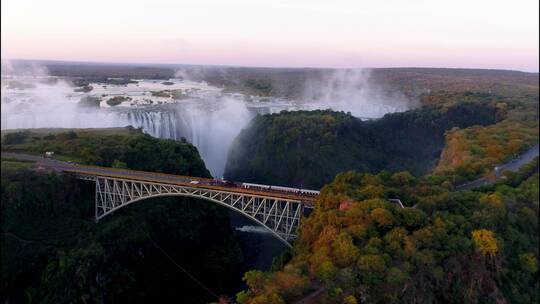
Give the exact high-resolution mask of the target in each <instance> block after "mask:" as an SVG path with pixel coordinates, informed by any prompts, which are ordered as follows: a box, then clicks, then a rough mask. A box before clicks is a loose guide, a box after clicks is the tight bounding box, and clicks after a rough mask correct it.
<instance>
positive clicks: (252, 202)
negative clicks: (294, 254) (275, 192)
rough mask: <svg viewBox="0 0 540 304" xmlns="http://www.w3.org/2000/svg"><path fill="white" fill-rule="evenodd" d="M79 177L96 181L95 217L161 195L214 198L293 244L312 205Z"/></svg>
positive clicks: (230, 192)
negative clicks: (307, 210) (306, 212)
mask: <svg viewBox="0 0 540 304" xmlns="http://www.w3.org/2000/svg"><path fill="white" fill-rule="evenodd" d="M76 177H77V178H79V179H84V180H91V181H94V182H95V189H96V198H95V219H96V221H99V220H100V219H102V218H104V217H105V216H107V215H109V214H111V213H113V212H115V211H116V210H118V209H120V208H123V207H125V206H127V205H129V204H132V203H135V202H138V201H141V200H144V199H148V198H153V197H160V196H183V197H192V198H198V199H203V200H207V201H211V202H213V203H217V204H219V205H222V206H225V207H227V208H230V209H232V210H235V211H236V212H239V213H241V214H243V215H244V216H246V217H248V218H250V219H251V220H253V221H255V222H256V223H258V224H259V225H261V226H263V227H265V228H266V229H268V230H269V231H270V232H271V233H272V234H273V235H274V236H275V237H276V238H278V239H279V240H280V241H281V242H283V243H284V244H286V245H287V246H289V247H290V246H291V245H290V241H291V240H293V239H295V238H296V236H297V235H296V231H297V229H298V227H299V225H300V221H301V219H302V216H303V213H304V209H305V208H312V207H311V205H306V203H305V202H302V201H301V200H297V199H291V198H285V197H279V196H271V195H264V194H253V193H244V192H237V191H234V190H235V189H234V188H232V189H230V190H228V189H227V190H223V189H208V188H204V187H197V186H196V185H183V184H170V183H162V182H154V181H143V180H137V179H130V178H125V177H121V178H120V177H110V176H100V175H93V174H89V173H84V174H81V173H78V174H77V173H76Z"/></svg>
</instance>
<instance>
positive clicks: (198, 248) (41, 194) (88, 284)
mask: <svg viewBox="0 0 540 304" xmlns="http://www.w3.org/2000/svg"><path fill="white" fill-rule="evenodd" d="M10 134H11V135H10ZM10 134H6V135H5V136H4V144H3V145H2V149H3V150H6V148H7V149H11V150H12V151H24V152H34V153H42V152H43V151H56V152H57V156H59V157H60V158H62V159H73V160H83V161H84V162H85V163H88V164H97V165H106V166H109V165H111V164H116V165H118V164H121V165H122V166H126V167H128V168H133V169H142V170H155V171H159V172H167V173H175V174H183V175H196V176H202V177H209V176H210V175H209V173H208V170H207V169H206V168H205V166H204V163H203V162H202V161H201V160H200V157H199V154H198V152H197V150H196V149H195V148H194V147H193V146H192V145H191V144H189V143H186V142H182V141H180V142H174V141H168V140H159V139H154V138H151V137H149V136H147V135H143V134H141V133H140V131H137V130H129V129H123V130H116V129H109V130H104V131H94V130H81V131H77V132H73V131H69V132H66V131H65V130H64V131H60V132H58V131H54V130H45V131H43V130H40V131H25V132H15V133H10ZM6 141H7V142H8V143H9V144H6V143H5V142H6ZM30 166H31V163H24V162H17V161H15V160H12V159H3V160H2V171H1V178H2V183H1V199H2V200H1V211H2V227H1V229H2V230H1V235H0V242H1V245H2V250H1V263H2V264H1V266H2V267H1V282H2V283H1V285H0V294H1V296H0V301H1V302H9V303H32V302H39V303H81V302H82V303H85V302H86V303H88V302H135V303H145V302H149V301H152V302H153V301H159V302H170V301H171V300H173V299H184V300H185V301H184V302H186V303H187V302H190V303H201V302H210V301H215V300H216V299H215V298H214V297H213V296H212V295H211V294H209V293H208V292H207V291H205V290H204V289H202V288H201V286H199V285H198V284H196V283H195V282H194V281H193V280H192V279H191V278H189V277H188V276H187V275H186V274H185V273H184V272H183V271H182V270H180V269H178V268H177V267H176V266H175V265H174V264H172V262H171V261H170V260H169V258H168V257H167V256H165V255H164V253H163V252H162V251H161V249H163V250H164V251H165V252H166V253H167V254H168V255H169V256H170V257H171V258H172V259H173V260H174V261H175V262H176V263H179V264H180V265H181V267H183V268H184V269H186V270H187V271H188V272H190V273H192V274H195V275H196V277H197V278H198V279H199V280H201V281H202V282H204V284H206V285H207V286H209V287H210V288H211V289H212V290H213V291H214V292H217V293H218V294H228V293H230V291H231V290H235V289H237V288H238V287H239V286H238V285H239V282H240V277H241V275H242V271H243V269H242V267H241V262H242V253H241V251H240V248H239V246H238V244H237V242H236V240H235V239H234V238H233V233H232V231H231V227H230V223H229V218H228V214H227V212H226V210H225V209H224V208H221V207H219V206H216V205H213V204H205V203H201V202H200V201H197V200H193V199H188V198H168V199H167V198H161V199H149V200H147V201H143V202H140V203H137V204H133V205H131V206H129V207H127V208H124V209H122V210H119V211H117V212H116V213H115V214H114V215H112V216H109V217H107V218H104V219H103V220H101V221H100V222H99V223H97V224H96V223H95V221H94V220H93V216H94V205H93V204H94V201H93V198H92V196H93V190H94V186H93V184H92V183H91V182H86V181H77V180H75V179H73V178H71V177H68V176H62V175H57V174H54V173H46V172H41V173H39V172H37V171H34V170H32V169H29V167H30ZM156 244H157V245H156ZM157 246H159V247H160V248H161V249H160V248H158V247H157Z"/></svg>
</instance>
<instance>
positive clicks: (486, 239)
mask: <svg viewBox="0 0 540 304" xmlns="http://www.w3.org/2000/svg"><path fill="white" fill-rule="evenodd" d="M472 238H473V242H474V245H475V246H476V249H478V251H480V253H481V254H482V255H484V256H495V255H496V254H497V252H498V251H499V247H498V246H497V239H496V238H495V235H494V233H493V231H491V230H486V229H479V230H474V231H473V233H472Z"/></svg>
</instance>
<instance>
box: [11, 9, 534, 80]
mask: <svg viewBox="0 0 540 304" xmlns="http://www.w3.org/2000/svg"><path fill="white" fill-rule="evenodd" d="M1 3H2V58H12V59H13V58H19V59H56V60H76V61H102V62H133V63H135V62H140V63H186V64H216V65H241V66H270V67H277V66H279V67H283V66H288V67H340V68H341V67H348V68H358V67H403V66H415V67H463V68H500V69H514V70H523V71H533V72H537V71H538V64H539V63H538V56H539V53H538V52H539V48H538V44H539V38H538V36H539V30H538V28H539V16H538V5H539V1H538V0H505V1H500V0H446V1H439V0H384V1H383V0H378V1H377V0H364V1H362V0H327V1H321V0H222V1H217V0H184V1H183V0H128V1H124V0H93V1H88V0H84V1H80V0H34V1H31V0H2V1H1Z"/></svg>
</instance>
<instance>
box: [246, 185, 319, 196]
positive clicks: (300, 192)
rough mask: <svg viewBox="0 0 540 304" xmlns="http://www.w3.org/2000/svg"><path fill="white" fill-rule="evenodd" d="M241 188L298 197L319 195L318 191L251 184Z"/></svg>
mask: <svg viewBox="0 0 540 304" xmlns="http://www.w3.org/2000/svg"><path fill="white" fill-rule="evenodd" d="M241 187H242V188H244V189H256V190H265V191H280V192H289V193H294V194H298V195H315V196H316V195H319V194H320V191H316V190H309V189H301V188H292V187H283V186H273V185H261V184H252V183H241Z"/></svg>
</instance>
